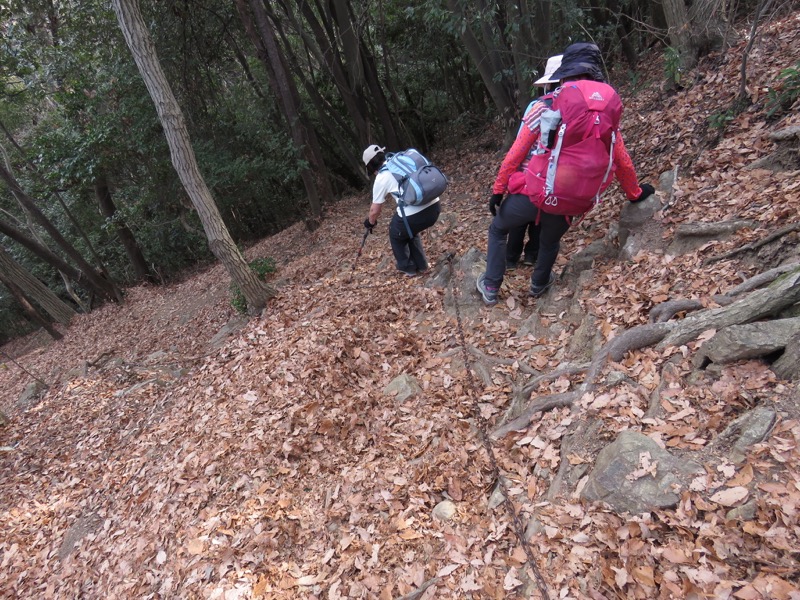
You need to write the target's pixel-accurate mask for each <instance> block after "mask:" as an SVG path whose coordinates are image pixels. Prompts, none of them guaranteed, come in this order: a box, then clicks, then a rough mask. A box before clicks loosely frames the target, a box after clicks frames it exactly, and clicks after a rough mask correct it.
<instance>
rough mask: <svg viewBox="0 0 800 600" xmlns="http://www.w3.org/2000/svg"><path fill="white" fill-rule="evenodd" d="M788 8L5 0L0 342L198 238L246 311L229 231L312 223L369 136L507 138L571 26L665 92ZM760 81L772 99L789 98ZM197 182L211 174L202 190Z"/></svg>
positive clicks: (167, 267)
mask: <svg viewBox="0 0 800 600" xmlns="http://www.w3.org/2000/svg"><path fill="white" fill-rule="evenodd" d="M112 8H113V10H112ZM787 8H788V7H787V6H786V5H783V4H777V3H774V2H770V1H769V0H762V1H760V2H742V3H735V4H731V3H726V2H719V1H717V0H702V1H701V2H694V3H692V4H691V6H689V5H685V4H684V3H683V2H681V1H676V0H667V1H666V2H663V3H660V2H641V1H631V2H618V0H607V1H606V2H600V1H590V2H582V1H580V0H579V1H572V0H570V1H565V2H560V3H556V4H554V3H551V2H547V1H545V0H540V1H534V2H527V3H516V2H499V3H487V2H483V1H475V2H467V1H462V0H447V2H440V3H439V2H411V3H409V2H393V1H391V0H390V1H388V2H379V3H369V2H367V3H360V2H351V1H348V0H331V1H329V2H292V1H289V2H281V3H267V2H259V1H257V0H236V1H235V2H215V1H197V2H194V1H190V2H168V3H152V2H144V3H142V4H141V6H139V4H138V3H137V2H133V1H127V0H124V1H123V0H121V1H119V2H114V3H113V7H112V5H111V4H109V3H107V2H80V3H75V2H54V1H50V0H47V1H41V2H38V1H34V2H27V1H26V2H21V1H4V2H2V3H0V28H2V34H3V35H2V54H0V82H1V83H2V92H1V93H2V96H1V97H0V127H1V128H2V137H1V138H0V148H2V154H3V157H2V164H0V176H2V177H1V178H2V180H3V185H2V187H1V188H0V261H2V263H1V264H2V268H0V343H3V342H5V341H8V340H9V339H11V338H13V337H15V336H19V335H22V334H25V333H27V332H29V331H31V330H32V329H34V328H38V327H42V326H44V327H48V329H49V331H50V332H51V334H52V335H54V336H58V332H57V331H56V329H55V328H53V327H50V326H49V325H50V324H51V323H61V324H66V323H68V322H69V321H70V319H71V318H72V315H73V314H75V312H87V311H89V310H91V309H92V308H93V307H96V306H98V305H100V304H102V303H103V302H106V301H109V300H111V301H117V302H118V301H122V299H123V298H124V291H123V290H124V289H125V288H126V287H128V286H131V285H135V284H137V283H140V282H150V283H155V284H164V283H167V282H169V281H172V280H174V279H175V278H176V277H180V276H181V275H182V274H183V273H185V272H186V269H187V268H191V267H195V266H198V265H203V264H208V262H209V261H210V260H212V259H213V258H214V256H216V257H217V258H220V259H221V260H222V261H223V263H225V264H226V266H227V267H228V271H229V273H230V275H231V276H232V277H233V280H234V282H236V283H238V284H240V286H241V291H242V292H243V295H244V298H243V299H241V301H240V302H241V305H242V306H246V307H247V308H248V309H249V310H250V312H251V313H255V312H257V311H258V310H259V309H261V308H263V306H264V303H265V302H266V300H267V298H269V297H270V295H271V293H272V290H270V289H269V288H268V286H266V285H263V284H261V283H260V282H259V281H258V280H257V279H254V278H253V276H252V275H251V274H250V273H249V269H247V268H246V265H245V264H244V260H243V258H242V257H241V249H242V248H244V247H245V246H246V245H247V244H249V243H253V242H254V241H256V240H258V239H261V238H263V237H264V236H266V235H269V234H272V233H275V232H276V231H279V230H281V229H283V228H285V227H286V226H287V225H289V224H291V223H293V222H296V221H297V220H300V219H304V220H305V221H306V223H307V226H308V228H309V230H312V231H313V229H315V228H316V227H317V226H318V223H319V219H320V217H321V215H322V213H323V209H324V208H325V207H326V206H333V205H334V204H335V202H336V199H337V198H339V197H341V196H342V195H343V194H345V193H347V192H348V191H352V190H354V189H363V188H364V187H365V185H366V183H367V181H366V175H365V173H364V170H363V168H362V165H361V163H360V152H361V149H362V148H363V147H365V146H366V145H367V144H368V143H374V142H378V143H380V144H381V145H384V146H387V147H388V148H389V149H401V148H404V147H410V146H414V147H417V148H420V149H422V150H423V151H429V149H431V148H432V147H433V146H434V145H437V144H438V145H442V146H445V147H448V146H449V147H452V146H454V145H456V144H458V143H459V141H460V140H463V139H465V138H467V137H469V136H473V135H475V133H476V132H479V131H481V130H483V129H484V128H485V127H487V126H490V125H492V124H498V123H499V124H500V126H501V127H502V128H503V130H504V131H505V132H506V138H505V143H508V142H509V140H510V139H511V138H510V137H509V136H511V135H513V132H514V131H515V127H516V124H517V123H518V122H519V117H520V114H521V109H522V108H523V107H524V106H525V105H526V104H527V103H528V101H529V100H530V99H531V96H532V95H533V94H534V93H535V90H534V87H533V85H532V82H533V81H534V80H535V79H536V78H537V77H538V76H539V75H540V73H541V72H542V68H543V65H544V63H545V61H546V59H547V57H548V56H549V55H551V54H555V53H558V52H560V51H562V50H563V48H564V47H566V45H568V44H569V43H570V42H572V41H576V40H592V41H594V42H596V43H597V44H598V45H599V46H600V47H601V48H602V49H603V53H604V56H605V57H606V60H607V65H606V66H607V68H608V69H609V70H611V69H613V70H614V71H615V73H617V74H618V75H617V78H618V79H619V78H620V77H622V78H623V79H626V80H627V81H625V83H630V84H632V86H633V89H636V85H637V82H638V81H639V78H640V73H639V71H638V70H637V68H638V66H639V65H640V64H641V61H642V60H645V61H652V60H654V59H658V60H659V62H660V64H662V65H663V73H662V74H661V76H662V77H663V84H664V85H665V87H666V89H667V90H674V89H677V88H679V87H681V86H682V85H684V84H685V82H686V81H687V80H688V78H690V77H691V75H690V73H691V70H692V69H693V68H694V66H695V65H696V64H697V61H698V60H700V59H702V58H703V57H704V56H707V55H708V53H709V52H712V51H715V50H719V49H720V48H723V47H725V46H726V45H730V44H735V43H737V37H738V36H737V33H736V30H735V28H734V26H733V25H734V23H736V22H737V20H742V19H744V20H748V19H749V20H750V21H751V22H752V24H753V29H752V31H753V33H754V34H755V33H757V31H758V26H759V23H762V22H763V21H764V20H766V19H769V18H774V17H775V15H776V14H780V12H781V11H785V10H787ZM126 23H127V24H128V25H126ZM121 25H122V27H121ZM134 26H135V27H134ZM126 27H128V29H126ZM131 28H132V29H131ZM137 28H138V30H139V33H141V34H144V36H145V38H147V39H149V40H151V41H152V44H150V43H149V42H148V47H149V48H150V49H151V50H153V51H154V53H153V54H152V57H157V60H156V62H155V63H148V64H149V66H144V67H143V66H142V64H139V68H138V69H137V63H136V62H135V61H134V59H133V56H132V52H131V48H134V46H131V38H130V36H129V37H128V38H127V39H126V38H125V37H124V36H123V31H127V32H128V33H130V31H131V30H136V29H137ZM753 41H755V40H753ZM126 42H127V43H126ZM134 55H135V53H134ZM742 61H743V69H744V63H745V62H746V56H743V57H742ZM154 65H155V66H154ZM789 66H791V65H789ZM154 69H155V70H159V69H160V70H161V71H163V75H164V77H162V78H161V79H160V80H159V83H160V85H161V86H162V88H167V89H165V90H164V91H165V92H167V93H168V94H169V96H170V97H171V98H172V101H171V102H170V103H168V104H169V106H170V109H169V110H170V111H171V112H170V114H167V115H166V116H165V115H164V114H163V109H162V106H164V105H165V104H166V103H165V101H164V99H163V98H161V99H158V98H157V99H156V102H155V106H154V102H153V98H156V96H154V95H153V93H154V92H153V90H152V89H150V88H148V87H146V86H145V84H144V81H143V77H144V78H145V79H147V74H148V72H149V71H152V70H154ZM743 72H746V70H744V71H743ZM619 83H623V82H622V81H620V82H619ZM731 85H732V86H733V85H738V86H740V88H741V89H740V90H739V93H737V94H736V96H735V102H733V103H730V105H728V106H721V107H720V108H719V111H718V112H716V113H714V114H713V115H710V116H709V119H710V124H711V125H712V126H713V125H714V124H716V125H717V126H719V125H724V124H725V123H726V122H727V121H729V120H731V119H732V118H733V117H734V116H735V115H736V114H738V113H739V112H741V111H742V110H744V108H746V107H747V106H748V105H749V104H750V102H751V96H750V95H749V90H748V88H747V80H746V77H743V78H742V80H741V82H731ZM148 90H150V94H148ZM773 93H774V95H775V97H774V98H773V99H772V101H773V110H774V109H775V107H776V106H778V105H779V104H780V102H781V101H783V102H786V100H787V98H786V97H780V95H781V93H783V92H781V90H778V91H777V92H773ZM776 103H777V104H776ZM156 109H159V110H160V111H161V112H159V110H156ZM170 123H177V124H178V125H179V129H181V134H185V135H184V137H183V138H182V140H183V141H185V142H186V143H184V144H183V147H188V148H190V151H191V152H190V153H191V154H193V156H190V157H189V158H188V163H189V164H191V163H192V162H193V161H194V160H195V157H196V165H197V168H193V170H192V173H191V174H190V175H189V176H190V177H191V178H192V179H193V180H195V181H198V180H199V185H195V184H194V183H191V182H188V183H187V181H185V180H182V177H184V175H182V174H181V173H182V167H181V163H182V164H186V160H185V159H186V157H185V156H184V155H183V154H182V153H181V152H180V151H179V150H176V148H179V146H176V145H175V143H174V142H170V139H172V138H171V133H172V129H173V128H172V126H171V125H170ZM165 133H166V134H167V135H166V136H165ZM171 144H172V145H171ZM498 150H499V148H498ZM176 161H179V162H176ZM176 169H177V171H176ZM184 170H185V169H184ZM195 187H200V188H202V189H204V190H207V191H208V193H206V194H205V195H202V199H200V200H198V199H197V197H196V193H193V192H192V189H193V188H195ZM258 268H259V269H260V270H261V272H262V274H263V272H264V270H265V269H269V268H270V266H269V265H267V264H262V265H259V267H258ZM42 284H43V285H42ZM240 296H241V294H240Z"/></svg>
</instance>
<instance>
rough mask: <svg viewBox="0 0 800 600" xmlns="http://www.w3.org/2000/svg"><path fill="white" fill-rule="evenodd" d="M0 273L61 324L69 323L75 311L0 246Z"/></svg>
mask: <svg viewBox="0 0 800 600" xmlns="http://www.w3.org/2000/svg"><path fill="white" fill-rule="evenodd" d="M0 273H2V275H3V281H4V282H6V281H8V282H10V283H11V285H15V286H17V288H19V290H20V292H21V293H22V294H24V295H25V296H26V297H27V298H29V299H30V300H32V301H33V302H36V304H38V305H39V306H40V307H41V308H42V309H43V310H44V311H45V312H46V313H47V314H48V315H50V316H51V317H53V319H54V320H56V321H58V322H59V323H61V324H62V325H69V323H70V321H71V320H72V317H74V316H75V311H74V310H73V309H72V308H71V307H70V306H69V305H68V304H66V303H65V302H63V301H62V300H61V299H60V298H59V297H58V296H56V295H55V294H54V293H53V292H52V291H51V290H50V288H48V287H47V286H46V285H45V284H43V283H42V282H41V281H39V280H38V279H36V277H34V276H33V275H31V274H30V273H29V272H28V271H27V270H26V269H25V268H23V267H22V265H20V264H19V263H18V262H17V261H15V260H14V259H13V258H12V257H11V255H10V254H8V252H6V251H5V248H3V247H2V246H0Z"/></svg>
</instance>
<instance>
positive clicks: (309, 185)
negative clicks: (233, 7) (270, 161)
mask: <svg viewBox="0 0 800 600" xmlns="http://www.w3.org/2000/svg"><path fill="white" fill-rule="evenodd" d="M236 4H237V8H238V9H239V14H240V16H241V17H242V18H243V19H246V8H245V7H244V4H243V1H242V0H236ZM250 8H251V9H252V11H253V16H254V18H255V23H256V26H257V28H258V33H259V34H260V42H261V43H262V44H263V49H264V55H265V58H266V61H265V65H264V66H265V67H266V68H267V73H268V74H269V78H270V85H271V86H272V89H273V91H274V92H275V95H276V97H277V98H278V101H279V103H280V105H281V108H282V110H283V115H284V118H285V119H286V123H287V126H288V128H289V134H290V136H291V138H292V141H293V142H294V146H295V149H296V150H297V153H298V155H300V156H302V157H303V158H304V160H305V162H306V163H307V166H306V167H304V168H302V169H301V171H300V177H301V178H302V180H303V185H304V187H305V190H306V194H307V195H308V202H309V205H310V207H311V215H312V216H313V217H315V218H318V217H319V216H320V215H321V214H322V201H321V199H320V189H319V186H318V183H320V184H322V187H323V188H324V193H325V194H326V196H327V197H328V198H330V197H331V195H332V191H331V187H330V181H329V180H328V179H327V177H325V173H326V172H327V170H326V169H325V165H324V163H323V164H320V163H319V162H318V161H320V160H321V157H320V155H319V153H318V145H319V144H318V143H317V144H316V146H317V147H316V148H315V147H314V145H313V144H312V139H311V135H310V132H311V131H312V130H313V129H312V128H311V127H310V125H309V124H308V123H307V121H306V119H304V118H303V115H302V114H301V112H300V96H299V94H298V93H297V89H296V88H295V85H294V81H293V80H292V78H291V76H290V75H289V73H288V70H287V68H286V63H285V62H284V60H283V57H282V56H281V51H280V48H279V46H278V41H277V39H276V35H275V30H274V28H273V25H272V24H271V23H270V21H269V17H268V16H267V12H266V10H265V9H264V4H263V0H250ZM314 141H315V142H316V140H314ZM315 174H316V176H315Z"/></svg>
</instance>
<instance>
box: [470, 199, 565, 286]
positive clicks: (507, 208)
mask: <svg viewBox="0 0 800 600" xmlns="http://www.w3.org/2000/svg"><path fill="white" fill-rule="evenodd" d="M537 212H538V211H537V209H536V207H535V206H534V205H533V202H531V200H530V198H528V196H525V195H522V194H511V195H510V196H508V197H507V198H506V199H505V200H503V203H502V204H501V205H500V207H499V209H498V211H497V216H496V217H495V218H494V219H492V224H491V225H489V242H488V245H487V248H486V278H485V283H486V285H487V287H492V288H499V287H500V285H501V284H502V283H503V276H504V275H505V272H506V244H507V242H506V240H507V239H508V232H509V231H511V230H512V229H513V228H515V227H521V226H523V225H526V224H527V223H531V222H535V221H536V214H537ZM539 228H540V229H539V255H538V256H537V258H536V267H534V269H533V273H532V274H531V284H533V285H537V286H543V285H546V284H547V283H548V282H549V281H550V271H551V270H552V269H553V265H554V264H555V262H556V257H558V251H559V249H560V248H561V244H560V241H561V238H562V237H563V236H564V234H565V233H566V232H567V229H569V223H567V219H566V218H565V217H563V216H561V215H551V214H548V213H546V212H542V216H541V218H540V219H539Z"/></svg>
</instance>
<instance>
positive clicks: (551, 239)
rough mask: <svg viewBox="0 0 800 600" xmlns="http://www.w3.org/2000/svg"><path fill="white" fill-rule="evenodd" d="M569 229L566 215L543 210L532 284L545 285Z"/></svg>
mask: <svg viewBox="0 0 800 600" xmlns="http://www.w3.org/2000/svg"><path fill="white" fill-rule="evenodd" d="M568 229H569V223H568V222H567V219H566V217H564V216H562V215H551V214H548V213H546V212H542V215H541V217H540V219H539V256H537V258H536V267H535V268H534V269H533V273H532V274H531V284H532V285H535V286H540V287H541V286H545V285H547V284H548V282H549V281H550V272H551V271H552V269H553V265H554V264H555V262H556V258H557V257H558V251H559V250H560V249H561V243H560V242H561V238H562V237H563V236H564V234H565V233H566V232H567V230H568Z"/></svg>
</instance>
